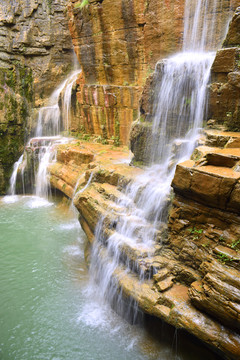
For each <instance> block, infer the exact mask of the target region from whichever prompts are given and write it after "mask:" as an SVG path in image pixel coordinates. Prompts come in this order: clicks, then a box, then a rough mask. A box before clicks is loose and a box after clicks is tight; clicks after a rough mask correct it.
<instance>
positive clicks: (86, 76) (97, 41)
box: [68, 0, 184, 144]
mask: <svg viewBox="0 0 240 360" xmlns="http://www.w3.org/2000/svg"><path fill="white" fill-rule="evenodd" d="M79 4H80V2H79V1H77V0H72V1H70V2H69V7H68V12H69V18H70V20H69V26H70V31H71V35H72V39H73V44H74V49H75V52H76V54H77V56H78V60H79V63H80V64H81V66H82V71H83V73H82V77H81V79H80V80H79V81H80V86H79V88H78V90H77V99H78V102H77V113H76V121H75V123H74V125H73V128H72V130H73V131H79V130H80V131H82V132H85V133H90V134H97V135H99V136H101V137H102V138H104V139H107V138H108V139H109V138H111V137H112V138H113V139H114V140H115V143H119V142H122V143H123V144H126V143H127V142H128V138H129V130H130V127H131V123H132V121H133V120H135V119H136V118H137V117H138V100H139V98H140V95H141V91H142V86H143V84H144V83H145V80H146V77H147V76H148V75H149V74H150V72H151V71H152V70H153V68H154V65H155V63H156V61H157V60H158V59H159V58H162V57H165V56H167V55H168V54H170V53H173V52H175V51H176V50H177V49H179V48H180V47H181V41H182V32H183V13H184V4H183V2H182V1H179V0H170V1H165V0H161V1H156V0H149V1H143V0H141V1H135V0H123V1H117V0H116V1H115V0H114V1H112V0H104V1H90V2H89V5H88V6H86V7H85V8H83V9H80V8H79V6H78V5H79Z"/></svg>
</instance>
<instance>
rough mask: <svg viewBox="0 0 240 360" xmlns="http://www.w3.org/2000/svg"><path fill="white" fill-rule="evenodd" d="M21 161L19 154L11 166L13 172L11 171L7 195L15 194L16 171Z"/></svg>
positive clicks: (21, 157)
mask: <svg viewBox="0 0 240 360" xmlns="http://www.w3.org/2000/svg"><path fill="white" fill-rule="evenodd" d="M22 161H23V154H22V155H21V156H20V158H19V159H18V161H16V162H15V164H14V166H13V172H12V175H11V178H10V187H9V190H8V194H9V195H15V194H16V179H17V173H18V169H19V166H20V165H21V164H22Z"/></svg>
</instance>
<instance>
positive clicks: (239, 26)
mask: <svg viewBox="0 0 240 360" xmlns="http://www.w3.org/2000/svg"><path fill="white" fill-rule="evenodd" d="M239 33H240V7H238V8H237V10H236V12H235V15H234V17H233V19H232V21H231V23H230V25H229V30H228V34H227V36H226V39H225V41H224V43H223V49H221V50H219V51H218V52H217V55H216V58H215V61H214V63H213V66H212V71H211V74H212V81H211V85H210V96H209V119H214V120H215V123H216V124H220V125H224V126H225V128H226V129H228V130H230V131H239V130H240V122H239V117H240V108H239V97H240V63H239V59H240V53H239V44H240V38H239Z"/></svg>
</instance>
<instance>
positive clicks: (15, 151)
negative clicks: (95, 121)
mask: <svg viewBox="0 0 240 360" xmlns="http://www.w3.org/2000/svg"><path fill="white" fill-rule="evenodd" d="M72 59H73V48H72V41H71V36H70V33H69V29H68V22H67V18H66V0H43V1H40V0H26V1H22V0H7V1H2V2H1V7H0V194H1V193H5V191H6V188H7V186H8V182H9V177H10V174H11V171H12V166H13V163H14V162H15V161H16V160H17V159H18V157H19V156H20V154H21V153H22V151H23V145H24V142H25V140H26V139H27V137H28V136H29V134H30V132H31V128H32V122H33V121H34V114H33V112H32V108H33V107H35V106H37V107H38V106H40V105H42V104H43V103H44V100H45V99H46V98H47V97H48V96H49V95H50V94H51V92H52V91H53V90H54V89H55V87H56V85H57V84H58V83H59V82H60V81H61V80H62V79H63V78H64V77H65V76H66V73H68V72H69V71H70V68H71V66H72V65H73V64H72V62H73V60H72Z"/></svg>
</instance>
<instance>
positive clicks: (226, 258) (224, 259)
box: [217, 253, 233, 264]
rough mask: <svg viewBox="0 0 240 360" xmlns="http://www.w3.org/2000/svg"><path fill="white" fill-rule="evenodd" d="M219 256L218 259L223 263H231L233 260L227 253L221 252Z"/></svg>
mask: <svg viewBox="0 0 240 360" xmlns="http://www.w3.org/2000/svg"><path fill="white" fill-rule="evenodd" d="M217 257H218V261H220V262H221V263H224V264H226V263H229V262H231V261H233V259H231V258H230V257H229V256H227V255H226V254H223V253H220V254H218V255H217Z"/></svg>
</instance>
